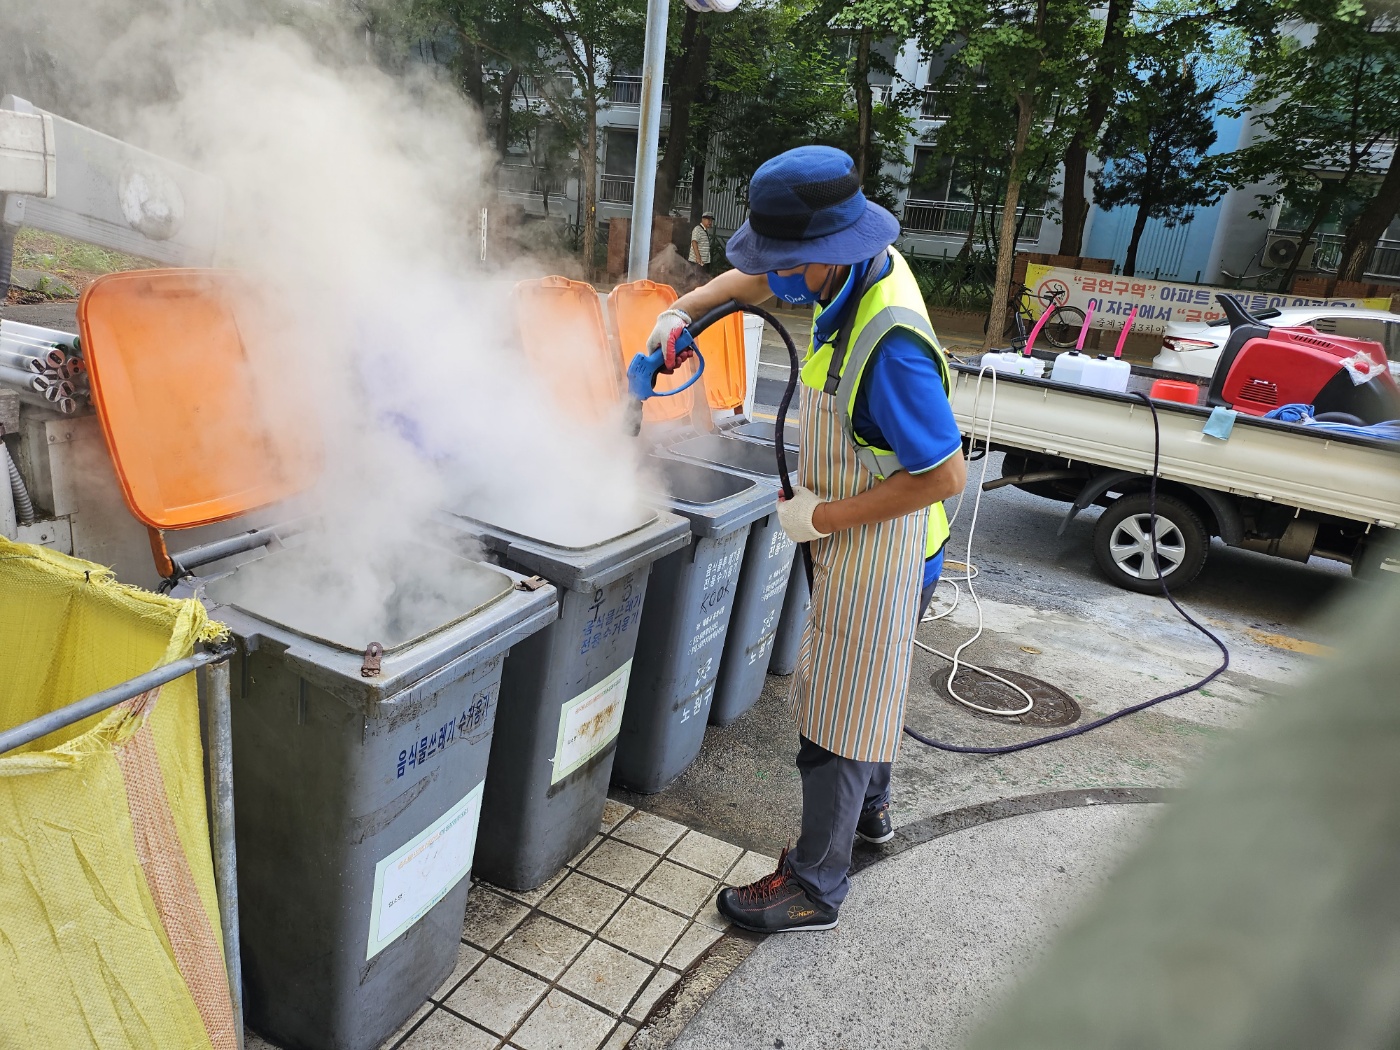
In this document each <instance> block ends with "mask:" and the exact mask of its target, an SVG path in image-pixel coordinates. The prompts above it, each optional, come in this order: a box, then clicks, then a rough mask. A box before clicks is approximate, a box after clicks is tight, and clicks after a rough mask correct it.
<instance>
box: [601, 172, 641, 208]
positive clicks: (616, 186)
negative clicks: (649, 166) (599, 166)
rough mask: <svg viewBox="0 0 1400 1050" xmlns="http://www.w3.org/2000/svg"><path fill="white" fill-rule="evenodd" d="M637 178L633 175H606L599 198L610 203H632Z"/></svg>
mask: <svg viewBox="0 0 1400 1050" xmlns="http://www.w3.org/2000/svg"><path fill="white" fill-rule="evenodd" d="M635 184H636V179H634V178H633V177H632V176H631V175H604V176H603V182H602V185H601V186H600V187H599V188H598V199H599V200H600V201H603V202H605V203H608V204H631V203H632V188H633V186H634V185H635Z"/></svg>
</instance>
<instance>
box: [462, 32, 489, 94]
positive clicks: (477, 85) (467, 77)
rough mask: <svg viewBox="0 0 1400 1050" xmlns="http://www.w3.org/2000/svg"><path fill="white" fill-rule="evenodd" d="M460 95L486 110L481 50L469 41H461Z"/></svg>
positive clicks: (484, 77)
mask: <svg viewBox="0 0 1400 1050" xmlns="http://www.w3.org/2000/svg"><path fill="white" fill-rule="evenodd" d="M462 94H464V95H466V96H467V98H469V99H471V100H472V101H473V102H475V103H476V104H477V106H478V108H480V109H482V110H485V108H486V74H485V73H484V72H483V70H482V68H481V49H480V48H479V47H477V46H476V45H475V44H474V43H472V42H471V41H470V40H468V39H465V38H463V40H462Z"/></svg>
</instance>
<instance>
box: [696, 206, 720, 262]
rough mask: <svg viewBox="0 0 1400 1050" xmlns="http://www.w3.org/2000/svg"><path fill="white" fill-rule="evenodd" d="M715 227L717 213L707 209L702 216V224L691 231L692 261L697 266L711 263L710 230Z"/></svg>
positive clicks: (711, 235)
mask: <svg viewBox="0 0 1400 1050" xmlns="http://www.w3.org/2000/svg"><path fill="white" fill-rule="evenodd" d="M714 228H715V213H714V212H712V211H707V212H706V213H705V214H704V215H702V216H700V225H699V226H696V227H695V228H694V229H693V230H691V231H690V261H691V262H693V263H695V264H696V265H697V266H704V267H707V268H708V267H709V265H710V238H711V237H713V236H714V234H712V233H711V232H710V231H711V230H713V229H714Z"/></svg>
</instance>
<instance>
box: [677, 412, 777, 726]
mask: <svg viewBox="0 0 1400 1050" xmlns="http://www.w3.org/2000/svg"><path fill="white" fill-rule="evenodd" d="M667 451H668V453H669V454H672V455H676V456H684V457H685V458H687V459H691V460H695V461H699V462H708V463H714V464H716V465H719V466H722V467H724V468H725V469H726V470H730V471H734V472H737V473H740V474H743V475H745V476H747V477H752V478H757V479H760V480H762V481H764V482H766V483H768V484H770V485H773V486H774V487H775V488H776V486H777V485H779V484H780V479H779V475H778V464H777V457H776V456H775V455H774V454H773V448H772V446H771V445H761V444H757V443H753V442H748V441H743V440H740V439H737V438H733V437H726V436H723V435H719V434H704V435H701V436H699V437H693V438H688V439H686V440H684V441H681V442H679V443H678V444H676V445H673V446H672V447H671V448H670V449H668V450H667ZM787 459H788V463H789V469H791V468H792V467H793V466H795V462H794V461H795V460H796V456H795V455H792V454H791V453H789V455H788V457H787ZM796 550H797V547H796V544H794V543H793V542H792V540H791V539H789V538H788V535H787V533H786V532H785V531H784V530H783V527H782V524H781V523H780V522H779V521H778V512H777V501H776V498H775V500H774V502H773V504H772V505H771V506H770V507H769V514H768V516H767V517H766V518H764V519H763V520H762V521H760V522H755V523H754V526H753V535H752V536H751V537H750V539H749V549H748V552H747V553H746V555H745V559H744V562H745V563H744V575H743V577H742V578H741V580H740V588H739V596H738V598H737V599H736V600H735V604H734V617H733V622H732V624H731V626H730V631H729V639H728V641H727V642H726V644H725V651H724V663H723V665H722V668H721V671H720V683H719V686H718V687H717V688H716V690H715V702H714V704H713V706H712V707H711V709H710V721H711V722H713V723H714V724H715V725H729V724H730V723H731V722H733V721H735V720H736V719H738V718H739V717H740V716H741V715H743V714H744V713H745V712H746V711H748V709H749V708H751V707H752V706H753V705H754V702H755V701H757V700H758V698H759V695H760V694H761V693H762V692H763V683H764V681H765V678H766V675H767V673H768V665H769V661H770V658H771V654H772V650H773V649H774V648H775V645H776V642H777V641H778V638H779V635H780V634H781V633H782V629H783V622H782V611H783V605H784V598H785V597H786V595H787V589H788V580H789V578H790V576H791V573H792V563H793V559H794V555H795V553H796ZM798 633H799V635H800V633H801V632H800V628H799V631H798Z"/></svg>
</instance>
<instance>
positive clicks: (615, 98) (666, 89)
mask: <svg viewBox="0 0 1400 1050" xmlns="http://www.w3.org/2000/svg"><path fill="white" fill-rule="evenodd" d="M608 101H609V102H611V103H612V104H613V105H614V106H640V105H641V104H642V78H641V77H631V76H615V77H609V78H608ZM670 101H671V85H670V84H666V83H663V84H662V85H661V104H662V105H663V106H664V105H667V104H668V103H669V102H670Z"/></svg>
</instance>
